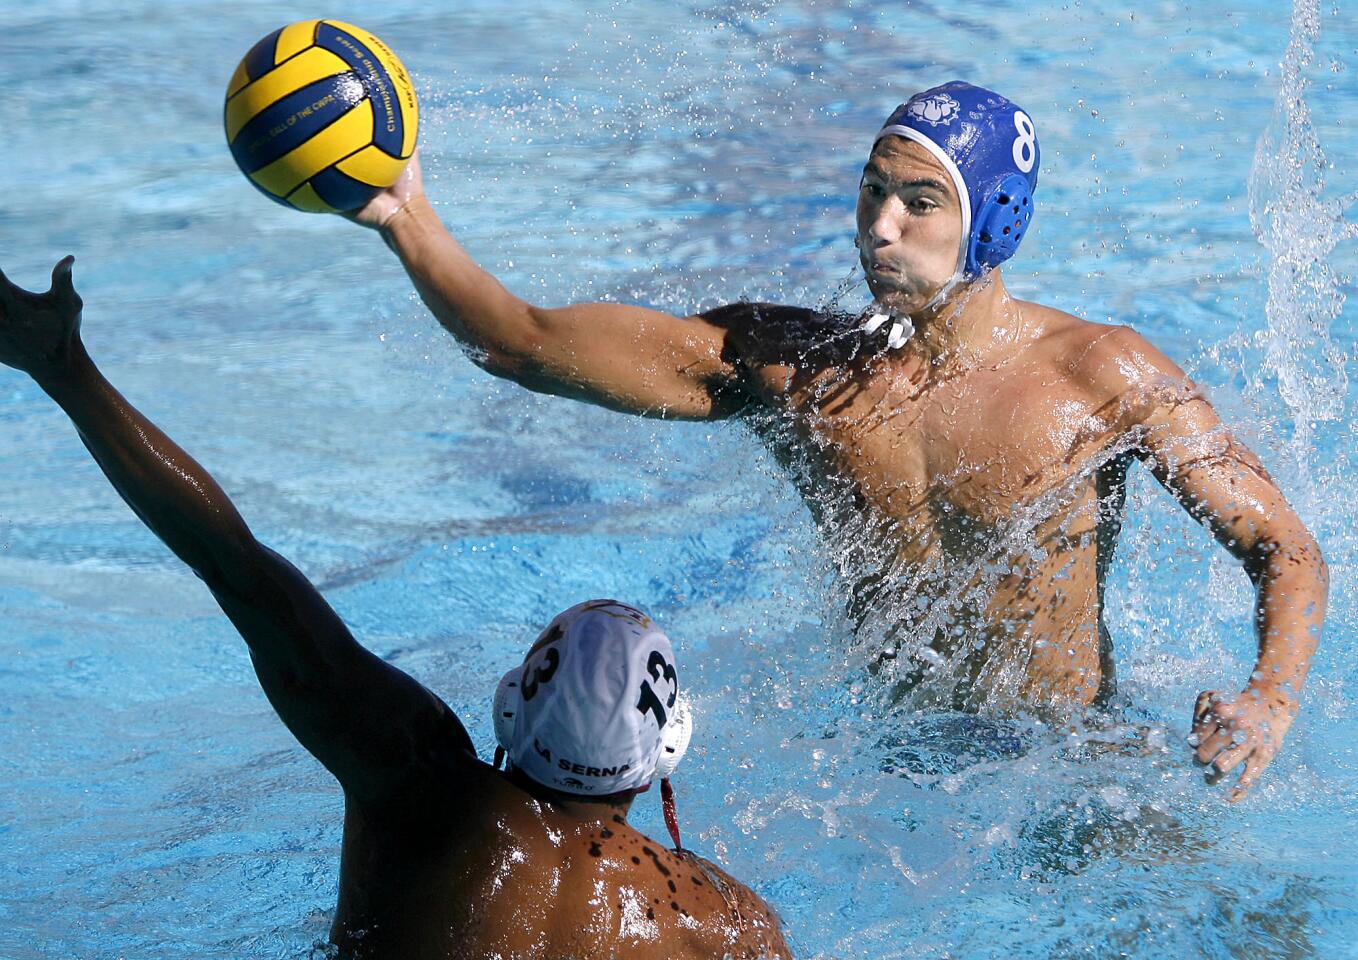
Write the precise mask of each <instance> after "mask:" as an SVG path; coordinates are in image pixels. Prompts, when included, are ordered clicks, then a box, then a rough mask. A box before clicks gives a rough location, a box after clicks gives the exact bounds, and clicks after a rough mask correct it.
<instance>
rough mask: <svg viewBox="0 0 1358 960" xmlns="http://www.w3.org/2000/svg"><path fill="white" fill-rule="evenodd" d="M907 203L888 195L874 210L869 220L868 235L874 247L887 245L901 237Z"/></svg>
mask: <svg viewBox="0 0 1358 960" xmlns="http://www.w3.org/2000/svg"><path fill="white" fill-rule="evenodd" d="M904 215H905V205H904V204H902V203H901V201H900V200H899V199H898V198H896V197H887V198H886V199H885V200H884V201H882V205H881V206H879V207H878V208H877V209H876V211H874V212H873V214H872V215H871V218H870V220H869V222H868V229H867V237H868V239H869V240H870V241H871V242H872V245H873V246H874V247H886V246H890V245H891V244H893V243H895V242H896V241H897V240H899V239H900V238H901V226H902V218H903V217H904Z"/></svg>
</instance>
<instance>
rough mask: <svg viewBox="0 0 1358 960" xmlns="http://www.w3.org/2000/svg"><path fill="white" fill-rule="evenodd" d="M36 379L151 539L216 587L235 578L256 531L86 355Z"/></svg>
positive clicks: (81, 351) (77, 352)
mask: <svg viewBox="0 0 1358 960" xmlns="http://www.w3.org/2000/svg"><path fill="white" fill-rule="evenodd" d="M35 379H36V380H37V382H38V384H39V386H41V387H42V388H43V390H45V391H46V392H47V394H48V396H50V397H51V398H52V399H53V400H55V401H56V402H57V404H58V405H59V406H60V407H61V409H62V410H64V411H65V412H66V414H67V416H69V417H70V418H71V422H72V423H74V424H75V427H76V430H77V431H79V433H80V438H81V440H82V441H83V442H84V444H85V446H86V447H87V448H88V449H89V451H90V454H91V455H92V456H93V457H94V460H95V462H96V463H98V464H99V467H100V469H102V470H103V471H104V475H105V476H106V477H108V480H109V482H110V483H111V484H112V485H113V487H114V489H115V490H117V491H118V493H119V495H120V496H121V497H122V498H123V500H124V501H126V502H127V504H128V506H130V507H131V508H132V510H133V512H135V513H136V514H137V516H138V517H139V518H140V519H141V520H142V522H143V523H145V524H146V526H147V527H149V528H150V530H151V532H152V533H154V534H155V535H156V536H157V537H159V538H160V539H161V540H162V541H164V543H165V545H166V546H168V547H169V548H170V549H171V550H172V551H173V552H174V553H175V555H176V556H177V557H179V559H181V560H183V561H184V562H185V563H186V564H188V565H189V566H190V567H192V568H193V570H194V571H195V572H197V573H198V574H199V576H201V577H202V578H203V579H204V580H206V581H208V582H209V583H210V584H211V583H214V582H220V581H221V580H222V578H223V577H224V576H226V575H227V574H229V572H230V568H231V566H232V564H233V561H234V560H235V559H236V558H238V557H240V556H241V555H242V552H243V551H244V550H245V549H246V548H247V547H248V545H250V544H253V542H254V540H253V537H252V535H251V533H250V530H249V528H248V527H247V526H246V525H245V522H244V521H243V520H242V519H241V517H240V514H239V513H237V512H236V509H235V507H234V506H233V505H232V503H231V501H230V500H229V499H228V498H227V496H226V494H225V493H223V492H222V490H221V488H220V487H219V486H217V484H216V482H215V481H214V480H213V479H212V477H211V476H210V475H209V474H208V473H207V471H206V470H204V469H203V468H202V467H201V466H199V464H198V463H197V462H196V461H194V459H193V458H192V457H190V456H189V455H188V454H187V453H185V452H184V451H183V450H182V449H180V448H179V447H178V446H177V445H176V444H175V443H174V442H173V441H172V440H170V438H169V437H167V436H165V434H164V433H162V432H161V431H160V429H159V428H157V427H156V425H155V424H153V423H151V421H149V420H147V419H146V417H144V416H143V415H142V414H141V413H140V412H138V411H137V410H136V408H134V407H133V406H132V405H131V404H130V403H128V402H127V400H126V399H124V398H123V396H122V395H121V394H120V393H118V391H117V390H115V389H114V388H113V386H112V384H110V383H109V382H108V381H107V380H106V379H105V378H104V376H103V374H102V373H100V372H99V370H98V368H97V367H96V366H95V364H94V361H92V360H91V359H90V358H89V356H88V354H86V353H85V350H84V347H83V346H77V348H76V349H75V350H74V355H73V356H72V358H71V360H70V362H69V363H65V364H63V365H62V366H61V368H60V369H58V370H53V371H51V372H45V373H44V374H42V375H41V376H38V377H36V378H35Z"/></svg>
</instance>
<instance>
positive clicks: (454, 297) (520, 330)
mask: <svg viewBox="0 0 1358 960" xmlns="http://www.w3.org/2000/svg"><path fill="white" fill-rule="evenodd" d="M383 236H384V238H385V239H386V240H387V242H388V244H389V245H390V246H391V248H392V249H393V250H395V251H396V254H397V256H399V257H400V258H401V263H402V265H404V266H405V268H406V272H407V273H408V274H409V275H410V279H411V280H412V281H413V282H414V284H415V289H416V290H417V291H418V292H419V294H420V298H421V299H422V300H423V301H424V303H425V305H426V306H427V307H429V310H430V312H432V313H433V314H434V317H435V318H436V319H437V320H438V321H439V323H440V324H442V325H443V327H444V328H445V329H446V330H447V331H448V332H449V333H451V334H452V335H453V336H455V337H457V339H458V340H460V341H461V342H462V343H463V344H465V345H466V346H468V347H471V348H472V349H473V350H474V351H478V352H479V353H480V354H481V357H480V358H478V359H482V358H483V360H484V365H486V366H488V367H491V368H492V369H494V371H495V372H497V373H504V374H508V373H512V371H513V368H514V367H515V366H516V360H517V358H518V357H520V356H521V355H522V354H523V353H524V352H525V351H526V350H527V344H528V343H529V341H530V340H531V338H532V335H533V328H534V324H535V319H534V316H533V312H532V308H531V307H530V306H529V305H528V304H527V303H526V302H524V301H523V300H521V299H519V298H518V297H516V296H514V295H513V294H512V293H510V292H509V291H508V290H506V289H505V288H504V286H503V285H502V284H501V283H500V281H498V280H496V279H495V277H493V276H492V275H491V274H490V273H488V272H487V271H486V270H484V269H482V268H481V267H480V266H479V265H478V264H477V263H476V261H474V260H473V259H472V258H471V256H470V255H469V254H468V253H467V251H466V250H464V249H463V248H462V245H461V244H460V243H458V242H457V240H455V239H454V238H453V236H452V235H451V234H450V233H449V232H448V230H447V229H446V228H445V227H444V226H443V223H442V222H441V221H440V220H439V218H438V215H437V214H436V213H435V212H434V209H433V208H432V207H431V206H430V205H429V201H428V200H427V199H425V198H424V197H423V196H420V197H417V198H414V199H412V200H411V201H410V202H409V203H408V204H407V205H406V206H405V207H403V208H402V209H401V211H400V213H398V214H397V215H396V216H395V217H393V218H392V219H391V221H390V222H389V223H388V224H387V226H386V227H385V228H384V229H383Z"/></svg>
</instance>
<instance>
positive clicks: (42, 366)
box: [0, 257, 82, 377]
mask: <svg viewBox="0 0 1358 960" xmlns="http://www.w3.org/2000/svg"><path fill="white" fill-rule="evenodd" d="M73 263H75V257H64V258H62V260H61V261H59V262H58V263H57V265H56V266H55V267H53V268H52V287H51V289H50V290H48V291H47V292H46V293H30V292H29V291H27V290H25V289H23V288H22V287H16V286H15V285H14V284H12V283H10V281H9V278H8V277H6V276H5V275H4V274H3V273H0V363H4V364H7V365H8V366H11V367H14V368H15V369H17V370H22V371H24V372H25V373H28V374H31V375H32V376H34V377H40V376H42V375H43V374H46V373H51V372H54V371H56V370H60V369H61V368H63V367H64V366H65V365H66V364H67V363H68V362H69V361H70V359H71V357H72V356H73V355H74V354H75V351H76V350H77V349H79V347H80V308H81V306H82V304H81V301H80V294H78V293H76V292H75V286H74V285H73V284H72V282H71V265H72V264H73Z"/></svg>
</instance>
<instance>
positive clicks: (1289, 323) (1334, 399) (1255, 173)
mask: <svg viewBox="0 0 1358 960" xmlns="http://www.w3.org/2000/svg"><path fill="white" fill-rule="evenodd" d="M1319 38H1320V3H1319V0H1296V3H1295V4H1294V6H1293V11H1292V32H1291V39H1290V42H1289V43H1288V47H1287V51H1286V53H1285V54H1284V57H1283V61H1282V64H1281V67H1282V71H1281V72H1282V82H1281V84H1280V86H1279V90H1278V98H1277V100H1276V102H1275V106H1274V112H1273V118H1272V121H1271V122H1270V124H1269V126H1268V127H1267V128H1266V129H1265V130H1264V132H1263V134H1262V135H1261V136H1260V138H1259V143H1258V146H1257V147H1256V149H1255V155H1254V165H1253V169H1252V170H1251V173H1250V183H1249V200H1250V223H1251V225H1252V226H1253V228H1254V234H1255V236H1256V237H1257V238H1258V239H1259V242H1260V243H1261V244H1262V245H1263V246H1264V249H1265V250H1267V251H1268V255H1269V264H1268V302H1267V305H1266V307H1265V310H1266V314H1267V320H1268V322H1267V326H1266V328H1265V329H1264V330H1263V331H1261V332H1260V333H1259V335H1258V343H1259V345H1260V346H1262V347H1263V348H1264V350H1265V354H1266V357H1267V363H1266V364H1265V365H1264V372H1267V373H1269V374H1272V375H1273V376H1276V377H1277V382H1278V393H1279V395H1280V396H1281V398H1282V400H1283V402H1284V403H1285V404H1286V406H1287V409H1288V411H1289V412H1290V414H1291V418H1292V420H1293V423H1294V429H1293V436H1292V443H1291V454H1292V456H1293V457H1294V458H1295V460H1296V462H1297V465H1298V468H1299V470H1300V472H1301V473H1302V477H1303V479H1306V478H1307V477H1308V476H1309V471H1308V469H1307V462H1306V461H1307V456H1308V453H1310V452H1311V451H1312V450H1313V447H1314V444H1313V438H1312V433H1313V424H1314V423H1315V422H1316V421H1320V420H1334V419H1337V418H1339V417H1341V416H1343V413H1344V403H1345V399H1346V397H1347V394H1348V374H1347V372H1346V371H1345V368H1344V364H1345V361H1346V360H1347V357H1345V355H1344V354H1343V352H1342V351H1340V350H1339V349H1338V348H1337V347H1336V346H1335V344H1334V341H1333V339H1332V337H1331V328H1332V326H1333V324H1334V322H1335V320H1336V319H1337V318H1338V317H1339V314H1340V311H1341V310H1342V309H1343V306H1344V293H1343V291H1342V289H1341V284H1342V278H1341V277H1340V276H1339V274H1337V273H1336V271H1335V269H1334V266H1333V263H1332V254H1333V252H1334V249H1335V247H1336V246H1338V245H1339V244H1340V243H1341V242H1342V241H1344V240H1346V239H1351V238H1353V237H1358V225H1355V224H1353V223H1350V222H1348V221H1346V220H1345V213H1346V211H1347V210H1349V209H1350V208H1352V207H1353V206H1354V204H1355V201H1358V194H1350V195H1348V196H1344V197H1340V198H1337V199H1327V198H1326V196H1325V192H1326V182H1325V174H1326V171H1327V170H1328V169H1330V168H1331V164H1330V163H1329V161H1328V159H1327V158H1326V156H1325V151H1324V149H1323V148H1322V147H1321V145H1320V141H1319V139H1318V137H1317V135H1316V130H1315V125H1314V123H1313V122H1312V118H1311V108H1310V105H1309V104H1308V103H1307V100H1306V93H1307V88H1308V87H1309V86H1310V85H1311V80H1310V79H1309V77H1308V76H1307V69H1308V68H1309V67H1310V65H1311V63H1312V61H1313V60H1314V58H1315V44H1316V41H1317V40H1318V39H1319ZM1262 375H1263V373H1262V372H1261V374H1260V376H1262ZM1253 386H1254V388H1255V389H1256V390H1258V389H1259V388H1260V387H1261V386H1262V385H1261V383H1260V382H1259V381H1258V379H1256V381H1255V382H1254V384H1253Z"/></svg>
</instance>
